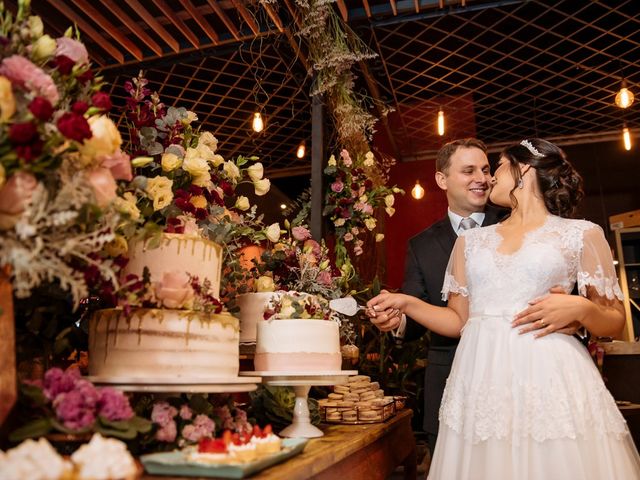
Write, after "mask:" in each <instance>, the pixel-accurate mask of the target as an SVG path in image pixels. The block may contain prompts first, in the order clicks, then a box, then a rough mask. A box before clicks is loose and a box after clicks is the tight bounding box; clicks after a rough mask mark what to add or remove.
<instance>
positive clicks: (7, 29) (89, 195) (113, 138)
mask: <svg viewBox="0 0 640 480" xmlns="http://www.w3.org/2000/svg"><path fill="white" fill-rule="evenodd" d="M29 13H30V9H29V2H28V1H27V0H19V1H18V12H17V15H16V16H15V18H14V17H13V16H12V14H11V12H9V11H7V10H6V9H5V8H4V6H3V5H1V4H0V38H1V39H2V42H0V45H1V46H0V58H1V61H0V230H1V231H2V234H1V235H0V264H3V265H4V264H8V265H10V266H11V267H12V281H13V286H14V291H15V294H16V295H17V296H18V297H19V298H25V297H28V296H29V295H30V293H31V291H32V290H33V289H34V288H36V287H38V286H39V285H41V284H44V283H47V282H48V283H58V284H59V286H60V287H61V288H62V289H63V290H66V291H68V292H70V293H71V295H72V297H73V301H74V304H75V306H76V307H77V306H78V304H79V302H80V299H81V298H83V297H86V296H87V295H88V291H89V287H88V284H90V283H91V277H95V276H100V277H104V278H106V279H107V280H108V281H109V282H114V283H115V282H116V277H115V274H114V273H113V269H112V267H113V265H112V263H111V262H110V261H103V260H102V259H100V258H99V257H98V255H97V253H96V252H99V251H100V250H101V248H102V247H103V246H104V245H105V244H106V243H108V242H109V241H111V240H112V239H113V229H114V227H115V225H116V223H117V217H116V215H115V214H114V212H113V211H111V210H109V208H108V207H109V203H110V201H111V200H112V199H113V198H114V197H115V191H116V182H115V180H116V179H130V174H131V172H130V167H129V162H128V157H126V156H125V155H124V154H122V152H121V151H120V150H119V147H120V144H121V138H120V134H119V133H118V130H117V128H116V126H115V124H114V123H113V122H112V121H111V120H109V119H108V117H107V116H106V114H107V112H108V111H109V110H110V108H111V101H110V99H109V96H108V95H107V94H106V93H104V92H102V91H101V87H102V83H101V81H100V78H94V75H93V71H92V70H91V67H90V64H89V58H88V54H87V50H86V48H85V47H84V45H83V44H82V43H81V42H80V41H79V40H78V39H77V35H76V38H73V30H72V29H69V30H67V32H66V33H65V36H63V37H61V38H57V39H54V38H51V37H50V36H48V35H45V34H43V24H42V20H41V19H40V18H39V17H37V16H30V15H29Z"/></svg>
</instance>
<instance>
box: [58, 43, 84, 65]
mask: <svg viewBox="0 0 640 480" xmlns="http://www.w3.org/2000/svg"><path fill="white" fill-rule="evenodd" d="M56 43H57V47H56V56H60V55H64V56H65V57H67V58H70V59H71V60H73V61H74V62H75V63H77V64H79V65H82V64H85V63H89V53H88V52H87V49H86V47H85V46H84V45H83V44H82V43H81V42H79V41H77V40H74V39H73V38H68V37H60V38H57V39H56Z"/></svg>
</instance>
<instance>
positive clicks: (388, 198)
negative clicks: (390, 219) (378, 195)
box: [384, 194, 396, 207]
mask: <svg viewBox="0 0 640 480" xmlns="http://www.w3.org/2000/svg"><path fill="white" fill-rule="evenodd" d="M395 201H396V198H395V197H394V196H393V195H391V194H389V195H387V196H386V197H384V204H385V205H386V206H387V207H393V203H394V202H395Z"/></svg>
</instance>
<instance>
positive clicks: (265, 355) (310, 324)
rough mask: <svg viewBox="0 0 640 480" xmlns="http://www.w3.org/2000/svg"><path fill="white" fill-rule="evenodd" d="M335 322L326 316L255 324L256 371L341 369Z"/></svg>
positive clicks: (264, 321) (338, 340) (326, 370)
mask: <svg viewBox="0 0 640 480" xmlns="http://www.w3.org/2000/svg"><path fill="white" fill-rule="evenodd" d="M341 365H342V356H341V354H340V333H339V329H338V324H337V323H335V322H332V321H329V320H312V319H286V320H263V321H260V322H258V324H257V339H256V353H255V357H254V366H255V369H256V370H257V371H293V370H295V371H303V372H313V371H322V372H328V371H337V370H340V369H341Z"/></svg>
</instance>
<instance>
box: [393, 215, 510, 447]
mask: <svg viewBox="0 0 640 480" xmlns="http://www.w3.org/2000/svg"><path fill="white" fill-rule="evenodd" d="M503 215H504V212H503V211H499V210H496V209H493V208H490V207H488V208H487V210H486V212H485V218H484V222H483V224H482V225H483V226H486V225H492V224H494V223H496V222H498V220H499V219H500V218H501V217H502V216H503ZM457 238H458V237H457V235H456V234H455V232H454V231H453V228H452V227H451V222H450V221H449V217H448V216H446V217H444V218H443V219H442V220H440V221H438V222H436V223H434V224H433V225H432V226H430V227H429V228H427V229H426V230H423V231H422V232H420V233H419V234H418V235H416V236H414V237H412V238H411V239H410V240H409V244H408V248H407V258H406V262H405V275H404V282H403V284H402V291H403V292H404V293H406V294H409V295H413V296H414V297H418V298H420V299H422V300H424V301H425V302H427V303H430V304H432V305H439V306H445V305H446V302H444V301H442V293H441V291H442V283H443V281H444V272H445V270H446V268H447V263H448V262H449V257H450V255H451V251H452V250H453V245H454V243H455V242H456V239H457ZM425 332H426V329H425V327H423V326H422V325H420V324H419V323H417V322H415V321H413V320H412V319H410V318H407V327H406V330H405V335H404V339H405V341H410V340H415V339H417V338H419V337H421V336H422V335H423V334H424V333H425ZM457 345H458V339H457V338H449V337H444V336H442V335H438V334H437V333H434V332H431V342H430V344H429V353H428V356H427V360H428V363H427V368H426V371H425V382H424V430H425V432H427V434H431V435H437V434H438V410H439V409H440V402H441V400H442V393H443V391H444V386H445V383H446V380H447V377H448V376H449V372H450V371H451V362H452V361H453V357H454V354H455V351H456V346H457ZM434 446H435V445H431V447H432V448H433V447H434Z"/></svg>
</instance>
